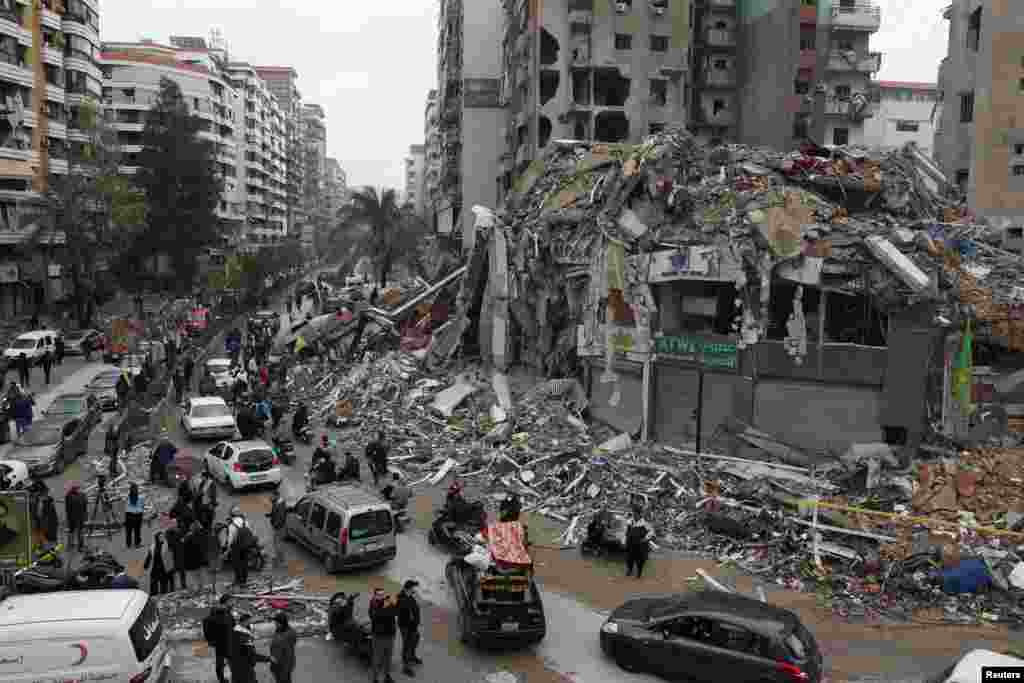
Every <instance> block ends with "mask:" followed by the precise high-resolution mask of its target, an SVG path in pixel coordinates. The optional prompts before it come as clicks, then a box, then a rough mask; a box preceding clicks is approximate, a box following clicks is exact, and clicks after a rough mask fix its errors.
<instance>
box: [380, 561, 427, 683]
mask: <svg viewBox="0 0 1024 683" xmlns="http://www.w3.org/2000/svg"><path fill="white" fill-rule="evenodd" d="M419 585H420V584H419V582H418V581H414V580H412V579H410V580H408V581H406V582H405V584H404V585H403V586H402V590H401V591H400V592H399V593H398V595H397V596H390V595H386V594H385V593H384V591H382V590H380V589H377V590H375V591H374V592H373V597H372V598H370V632H371V633H372V634H373V661H372V680H373V683H394V679H393V678H392V677H391V664H392V661H393V660H394V651H395V637H396V635H397V634H399V633H401V635H402V652H401V657H402V673H404V674H405V675H406V676H415V675H416V671H415V669H413V666H414V665H417V664H422V663H423V660H422V659H420V658H419V656H418V655H417V654H416V648H417V647H419V643H420V604H419V600H418V599H417V595H416V593H417V591H418V589H419Z"/></svg>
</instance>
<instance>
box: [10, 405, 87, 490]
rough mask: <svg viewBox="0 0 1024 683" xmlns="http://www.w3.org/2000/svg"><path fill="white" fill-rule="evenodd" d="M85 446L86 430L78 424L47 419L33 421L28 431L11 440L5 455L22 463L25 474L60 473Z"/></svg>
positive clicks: (83, 451) (81, 452)
mask: <svg viewBox="0 0 1024 683" xmlns="http://www.w3.org/2000/svg"><path fill="white" fill-rule="evenodd" d="M88 446H89V433H88V431H87V430H85V429H84V428H83V426H82V425H81V423H76V422H75V421H74V420H64V419H60V418H51V419H46V420H39V421H36V422H33V423H32V426H31V427H29V429H28V431H27V432H25V433H24V434H22V435H21V436H20V437H18V438H17V439H16V440H15V441H14V447H13V448H11V450H10V453H9V455H8V456H7V457H8V459H10V460H20V461H21V462H23V463H25V464H26V465H27V466H28V471H29V475H31V476H33V477H41V476H45V475H49V474H61V473H62V472H63V471H64V468H65V467H67V466H68V465H69V464H71V463H72V462H74V461H75V459H76V458H78V456H80V455H82V454H84V453H85V452H86V450H87V448H88Z"/></svg>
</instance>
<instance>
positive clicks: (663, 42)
mask: <svg viewBox="0 0 1024 683" xmlns="http://www.w3.org/2000/svg"><path fill="white" fill-rule="evenodd" d="M651 52H668V36H651Z"/></svg>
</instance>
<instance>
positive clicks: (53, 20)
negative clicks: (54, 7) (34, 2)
mask: <svg viewBox="0 0 1024 683" xmlns="http://www.w3.org/2000/svg"><path fill="white" fill-rule="evenodd" d="M43 26H45V27H46V28H52V29H53V30H54V31H59V30H60V28H61V23H60V15H59V14H57V13H56V12H51V11H50V10H48V9H46V8H45V7H44V8H43Z"/></svg>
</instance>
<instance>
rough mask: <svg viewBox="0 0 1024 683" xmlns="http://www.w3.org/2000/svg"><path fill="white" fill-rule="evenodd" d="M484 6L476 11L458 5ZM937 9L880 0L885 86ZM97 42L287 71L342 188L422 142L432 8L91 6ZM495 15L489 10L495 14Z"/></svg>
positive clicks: (923, 50)
mask: <svg viewBox="0 0 1024 683" xmlns="http://www.w3.org/2000/svg"><path fill="white" fill-rule="evenodd" d="M470 1H472V2H484V1H485V0H470ZM948 1H949V0H916V1H915V2H908V0H880V3H879V4H880V5H881V7H882V21H883V27H882V30H881V31H880V32H879V33H878V34H877V35H875V36H874V37H873V38H872V44H871V45H872V49H873V50H878V51H881V52H884V53H885V54H884V56H883V58H882V72H881V73H880V74H879V78H882V79H885V80H907V81H934V80H935V76H936V72H937V69H938V63H939V60H940V59H942V57H943V56H945V52H946V26H947V24H946V22H945V21H943V19H942V15H941V11H942V8H943V7H944V6H945V5H947V4H948ZM100 3H101V5H100V7H101V11H102V14H101V17H100V21H101V35H102V37H103V39H104V40H110V41H120V40H126V41H132V40H138V39H141V38H150V39H153V40H156V41H158V42H165V41H166V40H167V38H168V36H170V35H191V36H203V37H207V38H208V37H209V33H210V29H211V28H214V27H216V28H219V29H220V30H221V32H222V34H223V36H224V37H225V39H226V40H227V41H228V45H229V47H230V49H231V53H232V59H238V60H242V61H247V62H251V63H253V64H259V65H281V66H292V67H294V68H295V69H296V71H298V72H299V88H300V90H301V91H302V95H303V98H304V99H305V100H307V101H310V102H317V103H319V104H321V105H322V106H323V107H324V109H325V110H326V113H327V153H328V155H330V156H333V157H336V158H337V159H338V160H339V161H340V162H341V165H342V167H343V168H344V169H345V170H346V171H347V172H348V177H349V183H350V184H352V185H366V184H370V185H375V186H387V187H395V188H398V189H402V186H403V184H404V181H403V178H404V164H403V161H402V160H403V159H404V158H405V155H406V154H407V152H408V149H409V145H410V144H415V143H421V142H422V141H423V107H424V104H425V102H426V95H427V91H428V90H430V89H431V88H433V87H435V79H436V71H435V50H436V34H437V27H436V16H437V10H436V7H437V0H377V1H370V2H367V1H365V0H363V1H357V0H306V1H303V0H100ZM495 4H497V3H495Z"/></svg>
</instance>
